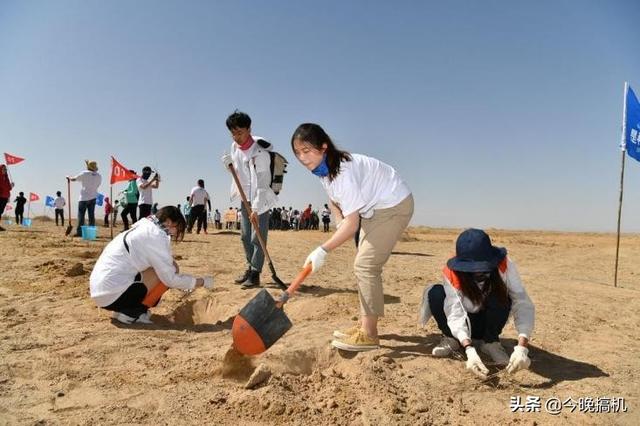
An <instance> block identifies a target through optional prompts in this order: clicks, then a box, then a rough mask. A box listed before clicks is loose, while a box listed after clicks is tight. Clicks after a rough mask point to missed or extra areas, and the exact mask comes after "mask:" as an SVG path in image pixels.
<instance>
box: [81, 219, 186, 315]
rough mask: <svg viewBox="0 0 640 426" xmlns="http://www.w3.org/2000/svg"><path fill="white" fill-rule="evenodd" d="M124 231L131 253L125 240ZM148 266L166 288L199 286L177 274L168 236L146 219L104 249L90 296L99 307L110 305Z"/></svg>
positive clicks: (96, 269) (121, 234)
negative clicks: (126, 246) (125, 244)
mask: <svg viewBox="0 0 640 426" xmlns="http://www.w3.org/2000/svg"><path fill="white" fill-rule="evenodd" d="M125 234H126V235H127V244H128V245H129V251H128V252H127V249H126V248H125V246H124V242H123V238H124V235H125ZM148 268H153V269H154V270H155V271H156V274H157V275H158V278H160V281H161V282H163V283H164V284H166V286H167V287H171V288H179V289H182V290H191V289H193V288H194V286H195V285H196V278H195V277H193V276H191V275H186V274H177V273H176V270H175V267H174V266H173V256H172V254H171V238H170V237H169V235H167V233H166V232H165V231H163V230H162V229H161V228H160V227H159V226H158V225H156V224H155V223H154V222H153V221H152V220H151V219H149V218H145V219H142V220H139V221H138V222H136V223H135V224H134V225H133V227H132V229H131V231H130V232H122V233H120V234H118V236H117V237H115V238H114V239H113V240H112V241H111V242H110V243H109V244H107V246H106V247H105V248H104V250H103V251H102V254H100V257H99V258H98V261H97V262H96V264H95V266H94V267H93V271H92V272H91V277H90V278H89V288H90V291H91V298H92V299H93V300H94V302H96V304H97V305H98V306H100V307H105V306H109V305H110V304H112V303H113V302H115V301H116V299H117V298H118V297H120V295H121V294H122V293H124V292H125V290H126V289H127V288H129V286H130V285H131V284H133V280H134V278H135V276H136V274H138V273H139V272H142V271H144V270H146V269H148Z"/></svg>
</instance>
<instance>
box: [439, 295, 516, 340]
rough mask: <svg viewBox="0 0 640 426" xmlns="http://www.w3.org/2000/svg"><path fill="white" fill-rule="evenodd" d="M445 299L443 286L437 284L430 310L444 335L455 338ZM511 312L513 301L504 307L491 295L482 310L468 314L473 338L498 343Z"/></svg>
mask: <svg viewBox="0 0 640 426" xmlns="http://www.w3.org/2000/svg"><path fill="white" fill-rule="evenodd" d="M445 297H446V294H445V292H444V287H443V286H442V284H436V285H434V286H433V287H431V290H429V308H430V309H431V313H432V314H433V317H434V318H435V320H436V323H437V324H438V328H439V329H440V331H441V332H442V334H444V335H445V336H449V337H454V336H453V334H451V330H450V329H449V325H448V324H447V317H446V315H445V314H444V299H445ZM456 303H457V302H456ZM510 312H511V300H509V303H508V304H507V305H506V306H503V305H501V304H500V303H499V302H498V300H497V299H496V297H495V296H494V295H492V294H491V295H489V297H488V298H487V301H486V303H485V306H484V308H483V309H482V310H480V311H478V312H476V313H475V314H472V313H470V312H468V313H467V315H468V316H469V321H470V322H471V338H472V339H482V340H484V341H485V343H492V342H498V341H499V337H500V333H502V329H503V328H504V326H505V325H506V324H507V320H508V319H509V313H510Z"/></svg>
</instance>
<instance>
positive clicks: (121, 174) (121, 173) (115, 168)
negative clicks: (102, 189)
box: [111, 157, 138, 185]
mask: <svg viewBox="0 0 640 426" xmlns="http://www.w3.org/2000/svg"><path fill="white" fill-rule="evenodd" d="M137 178H138V175H137V174H135V173H131V172H130V171H129V169H127V168H126V167H125V166H123V165H122V164H120V163H118V160H116V159H115V158H113V157H111V185H113V184H114V183H116V182H122V181H126V180H131V179H137Z"/></svg>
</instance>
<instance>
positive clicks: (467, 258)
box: [421, 229, 535, 379]
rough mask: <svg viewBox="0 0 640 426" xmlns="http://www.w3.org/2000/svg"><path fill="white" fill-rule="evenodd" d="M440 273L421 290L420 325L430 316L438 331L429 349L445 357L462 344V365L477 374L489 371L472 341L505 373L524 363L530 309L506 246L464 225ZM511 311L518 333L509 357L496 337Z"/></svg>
mask: <svg viewBox="0 0 640 426" xmlns="http://www.w3.org/2000/svg"><path fill="white" fill-rule="evenodd" d="M443 278H444V283H443V284H442V285H440V284H436V285H433V286H431V287H427V289H425V292H424V296H423V301H422V307H421V322H422V323H423V325H424V324H425V323H426V321H427V320H428V319H429V317H430V316H431V315H433V317H434V318H435V320H436V322H437V324H438V328H440V331H441V332H442V334H443V338H442V341H441V342H440V343H439V344H438V345H437V346H436V347H435V348H434V349H433V351H432V354H433V355H435V356H438V357H446V356H449V355H450V354H451V353H452V352H453V351H454V350H458V349H460V347H461V346H462V348H463V349H464V351H465V354H466V355H467V365H466V366H467V369H469V370H470V371H471V372H472V373H474V374H475V375H477V376H478V377H480V378H482V379H486V378H487V374H488V373H489V370H487V368H486V367H485V365H484V364H483V362H482V360H481V359H480V357H479V356H478V353H477V351H476V348H475V347H474V344H476V345H477V346H478V349H480V351H481V352H482V353H485V354H487V355H489V356H490V357H491V359H492V360H493V361H494V362H495V363H496V364H498V365H503V366H505V365H506V370H507V372H509V373H514V372H516V371H518V370H521V369H527V368H529V365H530V364H531V361H530V360H529V356H528V354H529V350H528V345H529V339H530V338H531V333H532V332H533V325H534V316H535V309H534V306H533V303H532V302H531V299H530V298H529V296H528V295H527V292H526V290H525V288H524V286H523V285H522V281H521V280H520V275H519V274H518V271H517V269H516V266H515V264H514V263H513V262H512V261H511V260H510V259H509V258H508V257H507V250H506V249H505V248H502V247H494V246H493V245H491V239H490V238H489V236H488V235H487V234H486V233H485V232H484V231H482V230H480V229H467V230H466V231H464V232H462V233H461V234H460V236H459V237H458V240H457V241H456V256H455V257H453V258H451V259H449V261H448V262H447V265H446V266H445V268H444V270H443ZM510 314H513V318H514V322H515V327H516V331H517V332H518V344H517V345H516V346H515V347H514V349H513V352H512V354H511V356H509V355H507V353H506V352H505V350H504V347H503V346H502V344H501V343H500V339H499V336H500V334H501V333H502V329H503V328H504V326H505V325H506V323H507V320H508V319H509V315H510Z"/></svg>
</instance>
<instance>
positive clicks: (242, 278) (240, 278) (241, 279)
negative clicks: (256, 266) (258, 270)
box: [233, 268, 251, 284]
mask: <svg viewBox="0 0 640 426" xmlns="http://www.w3.org/2000/svg"><path fill="white" fill-rule="evenodd" d="M250 274H251V268H247V270H246V271H244V273H243V274H242V275H240V276H238V278H236V279H235V280H233V282H234V283H236V284H242V283H244V282H245V281H246V280H247V278H249V275H250Z"/></svg>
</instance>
